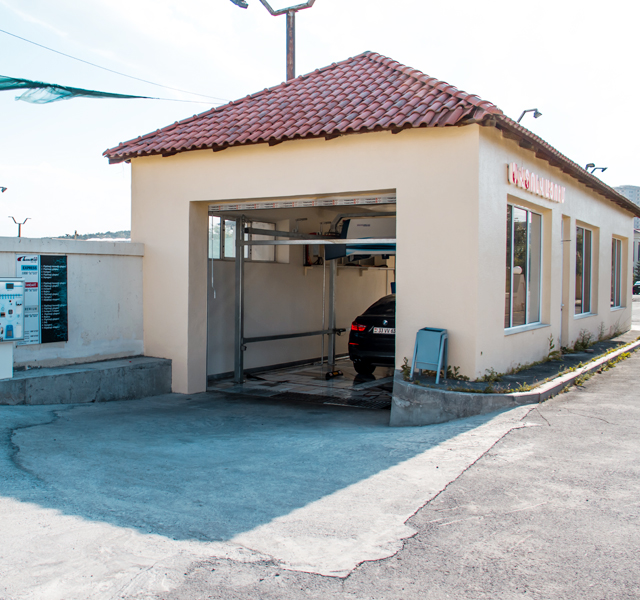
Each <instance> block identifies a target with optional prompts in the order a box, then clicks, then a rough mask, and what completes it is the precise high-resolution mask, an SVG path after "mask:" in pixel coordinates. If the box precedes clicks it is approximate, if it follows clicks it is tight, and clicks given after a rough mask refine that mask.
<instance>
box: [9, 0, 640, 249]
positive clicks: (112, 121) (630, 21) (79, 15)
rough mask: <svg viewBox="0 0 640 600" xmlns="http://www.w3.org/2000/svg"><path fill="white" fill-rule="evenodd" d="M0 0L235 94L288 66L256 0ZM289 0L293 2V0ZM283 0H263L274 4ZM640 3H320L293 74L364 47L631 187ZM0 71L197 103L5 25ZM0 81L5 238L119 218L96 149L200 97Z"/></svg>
mask: <svg viewBox="0 0 640 600" xmlns="http://www.w3.org/2000/svg"><path fill="white" fill-rule="evenodd" d="M248 2H249V9H247V10H242V9H240V8H238V7H236V6H234V5H233V4H232V3H231V2H230V0H82V1H80V0H56V1H55V2H52V1H51V0H0V29H4V30H6V31H9V32H11V33H14V34H16V35H19V36H21V37H25V38H27V39H30V40H33V41H35V42H38V43H40V44H43V45H45V46H49V47H52V48H55V49H57V50H59V51H61V52H65V53H67V54H71V55H73V56H77V57H79V58H82V59H84V60H87V61H90V62H94V63H97V64H100V65H102V66H105V67H107V68H110V69H114V70H116V71H122V72H124V73H127V74H130V75H133V76H135V77H140V78H143V79H148V80H151V81H154V82H157V83H161V84H164V85H167V86H172V87H176V88H181V89H184V90H189V91H193V92H198V93H200V94H206V95H210V96H216V97H219V98H222V99H226V100H233V99H237V98H239V97H242V96H245V95H247V94H250V93H253V92H256V91H258V90H261V89H263V88H265V87H271V86H273V85H277V84H278V83H280V82H281V81H282V80H283V79H284V75H285V46H284V44H285V38H284V33H285V18H284V17H272V16H270V15H269V14H268V13H267V11H266V10H265V9H264V7H263V6H262V5H261V4H260V3H259V1H258V0H248ZM294 3H297V2H294ZM288 4H289V3H287V2H286V0H274V2H273V3H272V5H275V6H276V7H281V6H286V5H288ZM639 17H640V2H638V1H637V0H634V1H630V0H626V1H623V0H609V1H608V2H600V1H595V0H537V1H535V2H533V1H531V2H514V1H513V0H489V1H485V2H478V1H477V0H457V1H456V2H453V1H448V2H443V1H440V2H433V1H431V0H393V1H385V0H316V3H315V5H314V7H313V8H311V9H309V10H305V11H302V12H300V13H298V16H297V57H296V60H297V65H296V66H297V69H296V70H297V74H301V73H307V72H309V71H313V70H314V69H316V68H319V67H323V66H325V65H328V64H330V63H332V62H337V61H340V60H343V59H345V58H348V57H349V56H354V55H356V54H360V53H361V52H363V51H365V50H372V51H375V52H379V53H381V54H384V55H386V56H389V57H391V58H393V59H395V60H397V61H399V62H401V63H403V64H405V65H408V66H411V67H414V68H416V69H419V70H421V71H423V72H425V73H427V74H429V75H431V76H433V77H437V78H439V79H442V80H444V81H446V82H448V83H450V84H452V85H454V86H456V87H458V88H459V89H462V90H465V91H466V92H470V93H474V94H477V95H478V96H480V97H481V98H483V99H486V100H490V101H491V102H494V103H495V104H497V105H498V106H499V107H500V108H501V109H502V110H503V111H504V112H505V113H506V114H508V115H509V116H511V117H512V118H514V119H517V118H518V116H519V115H520V113H521V111H522V110H524V109H527V108H534V107H535V108H538V109H539V110H540V111H541V112H542V113H543V116H542V117H540V118H539V119H537V120H534V119H533V118H532V117H531V116H530V115H527V116H525V119H524V120H523V122H522V124H523V125H525V126H527V127H529V128H530V129H531V130H532V131H533V132H534V133H536V134H537V135H539V136H541V137H542V138H543V139H545V140H546V141H548V142H549V143H551V144H552V145H553V146H555V147H556V148H557V149H558V150H559V151H561V152H562V153H564V154H566V155H567V156H568V157H569V158H571V159H572V160H575V161H576V162H578V163H579V164H582V165H585V164H586V163H588V162H593V163H596V165H598V166H604V167H608V170H607V171H606V172H605V173H604V174H603V175H602V179H603V180H604V181H605V182H607V183H608V184H610V185H614V186H615V185H621V184H633V185H640V172H639V170H638V162H639V160H638V159H639V158H640V154H639V150H638V146H639V140H640V135H639V133H640V131H639V129H640V126H639V125H638V119H637V118H636V117H634V110H635V107H636V105H637V103H638V98H639V97H640V79H639V78H638V76H637V73H638V70H637V69H638V67H637V65H638V54H639V52H638V47H639V46H638V37H637V26H638V22H639ZM0 57H1V58H0V64H1V67H0V75H6V76H11V77H19V78H25V79H35V80H39V81H46V82H50V83H58V84H63V85H69V86H73V87H82V88H89V89H96V90H101V91H108V92H117V93H124V94H139V95H150V96H161V97H164V98H174V99H180V100H187V99H190V100H200V98H198V97H197V96H190V95H188V94H182V93H179V92H173V91H170V90H166V89H162V88H157V87H154V86H151V85H148V84H144V83H142V82H136V81H133V80H131V79H126V78H124V77H120V76H118V75H115V74H111V73H107V72H105V71H101V70H99V69H96V68H94V67H91V66H88V65H84V64H81V63H79V62H76V61H73V60H70V59H68V58H65V57H63V56H59V55H56V54H53V53H51V52H49V51H47V50H44V49H41V48H38V47H36V46H33V45H31V44H27V43H25V42H23V41H21V40H18V39H15V38H12V37H10V36H8V35H6V34H4V33H0ZM16 95H17V93H15V92H2V93H0V128H1V129H0V140H1V143H0V186H6V187H7V188H8V190H7V192H6V193H4V194H0V207H1V210H0V236H3V235H4V236H6V235H11V236H12V235H16V232H17V228H16V226H15V225H14V224H13V222H12V221H11V220H10V219H9V218H8V216H9V215H13V216H15V217H16V218H17V219H20V220H22V219H24V218H26V217H30V218H31V220H30V221H28V222H27V224H26V226H25V227H24V230H23V233H24V235H26V236H29V237H41V236H56V235H63V234H65V233H73V231H74V230H78V232H79V233H92V232H99V231H107V230H112V231H113V230H117V229H128V228H129V227H130V167H129V166H128V165H124V164H119V165H112V166H109V165H108V163H107V160H106V159H105V158H103V157H102V152H103V151H104V150H105V149H107V148H109V147H112V146H115V145H116V144H117V143H119V142H121V141H125V140H128V139H131V138H134V137H137V136H138V135H141V134H144V133H147V132H149V131H152V130H155V129H157V128H159V127H163V126H165V125H168V124H169V123H173V122H174V121H176V120H179V119H183V118H185V117H188V116H191V115H193V114H196V113H199V112H203V111H204V110H207V109H208V108H210V106H211V105H210V104H206V103H204V104H190V103H182V102H161V101H153V100H96V99H76V100H68V101H63V102H57V103H53V104H49V105H32V104H27V103H25V102H15V101H14V98H15V96H16Z"/></svg>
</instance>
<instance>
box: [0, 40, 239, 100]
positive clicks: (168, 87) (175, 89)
mask: <svg viewBox="0 0 640 600" xmlns="http://www.w3.org/2000/svg"><path fill="white" fill-rule="evenodd" d="M0 33H6V34H7V35H10V36H11V37H14V38H17V39H19V40H22V41H23V42H28V43H29V44H33V45H34V46H39V47H40V48H44V49H45V50H49V51H50V52H55V53H56V54H60V55H61V56H66V57H67V58H72V59H73V60H77V61H78V62H81V63H85V64H87V65H91V66H92V67H96V68H98V69H102V70H103V71H109V72H110V73H115V74H116V75H121V76H122V77H128V78H129V79H135V80H136V81H142V82H143V83H148V84H150V85H155V86H158V87H161V88H165V89H167V90H174V91H176V92H182V93H184V94H191V95H193V96H202V97H203V98H211V99H212V100H220V101H222V102H229V100H227V99H226V98H218V97H217V96H207V95H206V94H197V93H196V92H189V91H187V90H181V89H180V88H174V87H171V86H168V85H162V84H160V83H154V82H153V81H149V80H147V79H141V78H140V77H134V76H133V75H127V74H126V73H120V71H114V70H113V69H108V68H107V67H103V66H101V65H96V64H95V63H92V62H89V61H88V60H83V59H82V58H77V57H76V56H71V54H65V53H64V52H60V51H59V50H54V49H53V48H49V47H48V46H43V45H42V44H38V42H33V41H31V40H28V39H27V38H23V37H20V36H19V35H16V34H15V33H10V32H9V31H5V30H4V29H0ZM156 99H157V100H168V99H169V98H154V100H156ZM177 102H180V100H177ZM183 102H194V101H193V100H191V101H189V100H183Z"/></svg>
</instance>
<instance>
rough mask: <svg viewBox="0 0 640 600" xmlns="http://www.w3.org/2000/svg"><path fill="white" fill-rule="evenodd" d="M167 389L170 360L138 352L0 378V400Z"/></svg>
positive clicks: (105, 397) (107, 396)
mask: <svg viewBox="0 0 640 600" xmlns="http://www.w3.org/2000/svg"><path fill="white" fill-rule="evenodd" d="M170 392H171V361H170V360H167V359H164V358H149V357H144V356H138V357H134V358H130V359H119V360H108V361H101V362H94V363H85V364H82V365H75V366H66V367H53V368H44V369H29V370H27V371H18V372H16V373H15V374H14V377H13V379H3V380H1V381H0V404H8V405H17V404H75V403H85V402H109V401H112V400H134V399H136V398H146V397H149V396H158V395H160V394H168V393H170Z"/></svg>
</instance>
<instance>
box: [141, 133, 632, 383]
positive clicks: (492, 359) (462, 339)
mask: <svg viewBox="0 0 640 600" xmlns="http://www.w3.org/2000/svg"><path fill="white" fill-rule="evenodd" d="M511 161H516V162H519V163H521V164H523V165H525V166H528V167H529V168H534V169H535V170H536V172H538V173H539V174H540V175H543V176H546V177H548V178H549V179H552V180H553V181H556V182H557V183H561V184H563V185H565V186H566V187H567V198H566V202H565V204H564V205H554V204H552V203H549V202H547V201H545V200H542V199H540V198H538V197H535V196H532V195H530V194H528V193H527V192H524V191H522V190H518V189H517V188H515V187H513V186H508V184H507V175H506V169H507V163H508V162H511ZM132 167H133V169H132V239H133V240H134V241H139V242H144V244H145V257H144V323H145V327H144V336H145V337H144V339H145V353H146V354H150V355H154V356H162V357H167V358H171V359H172V360H173V386H174V390H175V391H178V392H190V393H191V392H197V391H202V390H204V389H205V385H206V376H207V364H206V355H207V352H206V346H207V327H206V323H207V290H208V284H207V262H208V261H207V257H206V242H207V208H208V205H209V204H211V203H216V202H219V203H224V202H228V201H234V202H236V201H237V202H242V201H254V200H260V199H285V198H292V197H305V196H314V195H321V194H326V195H331V194H336V195H344V194H350V193H353V194H360V193H379V192H395V194H396V198H397V206H396V209H397V229H396V233H397V264H396V281H397V288H398V296H397V318H396V330H397V334H396V361H397V365H398V366H400V364H401V363H402V360H403V358H404V357H411V355H412V351H413V345H414V340H415V333H416V330H417V329H419V328H420V327H425V326H431V327H444V328H446V329H448V331H449V335H450V354H449V358H450V361H449V362H450V364H452V365H456V366H458V367H460V370H461V372H462V373H464V374H467V375H469V376H471V377H477V376H479V375H482V374H483V373H484V371H485V369H488V368H495V369H497V370H505V369H507V368H509V367H510V366H513V365H514V364H515V363H523V362H529V361H532V360H537V359H539V358H541V357H542V356H543V355H544V354H545V353H546V351H547V349H548V342H547V339H548V337H549V335H551V334H552V335H553V336H554V339H555V340H558V339H559V337H560V335H561V319H560V311H559V306H560V303H561V274H560V272H559V271H560V267H559V266H560V264H561V261H562V248H561V244H562V242H561V241H560V239H561V237H560V225H561V221H562V216H563V215H565V217H566V218H567V219H568V222H569V230H570V231H573V230H574V229H575V223H576V219H577V220H580V221H583V222H585V223H587V224H589V225H592V226H594V227H595V228H596V231H597V234H598V235H597V236H596V237H597V238H598V239H599V240H600V242H599V244H600V246H599V248H600V252H599V253H598V254H597V256H598V261H597V263H598V266H597V271H598V273H599V277H598V284H597V294H596V293H595V292H594V294H593V296H594V299H595V298H596V297H597V298H599V300H598V304H597V315H593V316H589V317H585V318H582V319H574V317H573V314H572V313H571V315H570V317H569V318H568V319H567V322H566V331H565V333H564V335H563V340H562V343H563V344H567V343H571V342H572V341H573V340H574V339H575V337H576V336H577V335H578V332H579V331H580V329H583V328H587V329H589V330H590V331H592V332H594V333H595V332H596V331H597V329H598V327H599V326H600V324H601V323H603V324H604V327H605V328H609V327H611V326H612V325H614V324H615V323H619V324H620V325H622V326H624V325H625V324H626V322H627V321H629V320H630V307H631V300H630V287H629V286H628V285H627V286H626V287H625V289H624V297H625V306H626V308H624V309H621V310H617V311H611V310H610V309H609V306H608V301H609V285H610V260H611V257H610V244H611V235H612V234H614V235H617V236H620V237H621V238H624V239H625V240H628V238H630V237H631V235H632V230H631V222H632V219H631V215H629V214H627V213H625V212H624V211H622V210H621V209H619V208H617V207H616V206H615V205H613V204H611V203H609V202H608V201H606V200H604V199H602V198H601V197H600V196H599V195H597V194H595V193H593V192H591V191H589V190H587V188H584V187H582V186H580V185H578V184H577V183H574V180H573V179H571V178H569V177H567V176H566V175H564V174H563V173H562V172H561V171H560V170H558V169H553V168H551V167H550V166H549V165H548V163H546V162H544V161H540V160H538V159H536V158H535V156H534V155H533V153H532V152H529V151H527V150H524V149H522V148H520V147H519V146H518V145H517V144H516V143H515V142H513V141H510V140H506V139H504V138H502V137H501V136H500V135H499V133H498V132H497V131H496V130H494V129H491V128H481V127H479V126H477V125H472V126H468V127H459V128H444V129H413V130H405V131H403V132H402V133H400V134H397V135H394V134H391V133H390V132H379V133H368V134H366V135H349V136H343V137H340V138H337V139H334V140H330V141H325V140H322V139H319V140H298V141H292V142H286V143H282V144H279V145H276V146H273V147H269V146H268V145H266V144H260V145H255V146H246V147H238V148H230V149H227V150H225V151H223V152H216V153H213V152H211V151H195V152H187V153H181V154H178V155H175V156H171V157H168V158H162V157H144V158H138V159H134V160H133V161H132ZM509 198H511V199H512V201H514V202H515V201H516V200H517V202H519V203H521V204H523V205H528V206H530V207H531V208H535V209H536V210H539V211H540V212H542V213H543V215H544V242H543V243H544V268H543V276H544V279H543V321H544V322H545V323H547V324H548V325H549V326H548V327H542V328H539V329H536V330H531V331H527V332H525V333H519V334H515V335H510V336H509V335H505V331H504V325H503V319H504V314H503V311H504V292H505V282H504V279H505V243H506V240H505V235H506V234H505V218H506V205H507V201H508V199H509ZM527 203H528V204H527ZM573 237H574V238H575V236H573ZM626 248H627V251H628V253H629V256H630V253H631V251H632V250H631V244H628V243H627V244H626ZM296 260H297V259H296ZM566 262H567V267H568V271H567V273H568V277H570V274H571V273H572V272H573V271H574V270H575V257H574V256H573V253H572V252H569V254H568V255H567V256H566ZM272 268H273V269H274V270H275V269H277V268H278V265H272ZM251 269H252V267H251V266H250V267H249V270H248V273H249V277H254V274H253V272H252V270H251ZM625 269H626V273H630V260H629V259H628V260H627V262H626V265H625ZM274 272H275V271H274ZM262 273H263V275H265V276H266V275H267V274H268V271H263V272H262ZM311 277H317V275H316V274H315V273H314V274H312V275H311ZM308 281H311V280H308ZM292 287H293V288H294V289H291V290H290V294H291V296H290V299H294V298H295V297H296V294H298V292H297V290H296V289H295V286H292ZM565 288H566V290H567V294H568V296H569V297H567V298H566V304H567V308H568V309H569V310H572V308H571V307H572V306H573V285H571V284H570V281H569V279H567V283H566V285H565ZM339 289H340V286H339ZM372 293H373V292H372ZM274 301H275V300H274V299H273V298H271V299H269V301H268V302H265V303H264V304H263V308H264V311H265V313H266V312H268V306H269V304H270V303H273V302H274ZM227 302H229V300H227ZM231 302H232V300H231ZM227 314H229V313H228V311H227ZM255 314H257V315H258V316H259V318H258V320H257V321H256V322H254V323H252V324H250V327H256V328H257V323H258V321H259V322H260V323H261V325H260V327H262V326H263V325H264V319H263V316H264V315H263V314H261V313H259V312H256V313H255ZM282 325H283V323H277V327H276V329H277V330H278V331H279V332H281V331H283V330H285V331H286V323H284V325H285V326H284V327H283V326H282ZM211 327H212V324H211V323H209V328H211ZM274 327H275V325H274ZM254 331H255V330H254ZM255 332H256V334H257V333H258V331H255ZM252 333H253V332H252V330H251V329H247V335H249V334H252ZM229 348H230V346H229V341H228V340H227V341H226V342H225V350H224V353H225V354H226V353H228V352H229ZM251 352H252V350H250V351H249V353H248V355H247V356H248V358H249V360H252V359H251V354H250V353H251ZM221 360H222V362H221V363H220V364H219V365H216V366H215V370H218V369H220V370H229V369H228V365H230V364H231V359H230V357H228V356H226V355H225V356H224V357H222V359H221ZM249 364H250V363H249Z"/></svg>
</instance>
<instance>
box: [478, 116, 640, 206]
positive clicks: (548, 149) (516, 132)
mask: <svg viewBox="0 0 640 600" xmlns="http://www.w3.org/2000/svg"><path fill="white" fill-rule="evenodd" d="M482 125H485V126H493V127H496V128H497V129H498V130H499V131H500V132H501V133H502V135H503V136H504V137H506V138H507V139H512V140H514V141H516V142H518V144H519V145H520V146H521V147H522V148H525V149H527V150H531V151H532V152H534V153H535V156H536V158H539V159H542V160H546V161H547V162H548V163H549V164H550V165H551V166H552V167H556V168H558V169H560V170H561V171H562V172H563V173H566V174H567V175H570V176H571V177H573V178H574V179H577V180H578V181H579V182H580V183H582V184H583V185H585V186H586V187H588V188H589V189H591V190H593V191H595V192H597V193H599V194H601V195H602V196H604V197H605V198H606V199H607V200H609V201H610V202H613V203H614V204H617V205H618V206H620V207H621V208H623V209H625V210H627V211H628V212H630V213H631V214H633V215H634V216H636V217H640V206H638V205H637V204H635V203H634V202H632V201H631V200H629V199H628V198H626V197H625V196H623V195H622V194H620V193H619V192H616V190H614V189H613V188H612V187H610V186H608V185H607V184H606V183H604V182H603V181H601V180H600V179H598V178H597V177H596V176H595V175H592V174H591V173H589V172H588V171H587V170H585V169H584V168H582V167H581V166H580V165H578V164H577V163H575V162H573V161H572V160H570V159H568V158H567V157H566V156H564V155H563V154H561V153H560V152H558V151H557V150H555V148H553V147H552V146H550V145H549V144H547V142H545V141H544V140H542V139H541V138H539V137H538V136H537V135H535V134H533V133H532V132H531V131H529V130H528V129H526V128H524V127H522V126H521V125H518V123H516V122H515V121H513V120H512V119H510V118H509V117H507V116H503V115H495V116H494V115H491V116H489V117H486V118H485V119H484V120H483V122H482Z"/></svg>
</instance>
